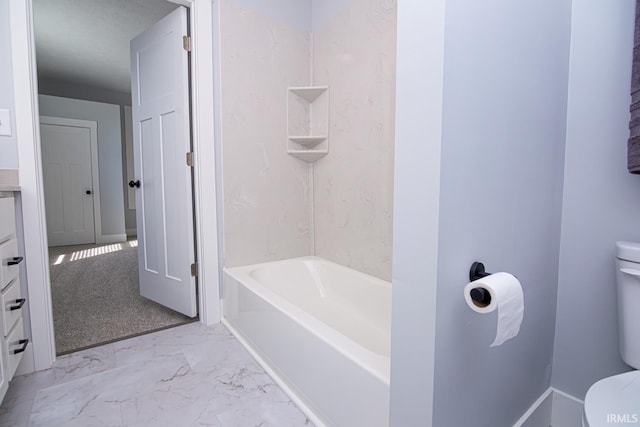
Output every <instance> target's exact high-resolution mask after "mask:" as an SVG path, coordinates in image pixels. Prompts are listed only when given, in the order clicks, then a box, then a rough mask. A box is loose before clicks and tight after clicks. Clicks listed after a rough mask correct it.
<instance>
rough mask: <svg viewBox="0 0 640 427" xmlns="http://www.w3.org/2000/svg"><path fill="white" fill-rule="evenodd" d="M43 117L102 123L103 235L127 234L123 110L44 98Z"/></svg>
mask: <svg viewBox="0 0 640 427" xmlns="http://www.w3.org/2000/svg"><path fill="white" fill-rule="evenodd" d="M38 99H39V103H40V115H42V116H53V117H63V118H69V119H78V120H94V121H97V122H98V168H99V172H100V210H101V212H100V214H101V219H102V235H103V236H108V235H113V236H120V235H124V234H125V224H124V196H123V187H122V142H121V138H122V135H121V128H120V107H119V106H118V105H111V104H103V103H98V102H92V101H80V100H77V99H70V98H59V97H55V96H48V95H40V96H39V97H38Z"/></svg>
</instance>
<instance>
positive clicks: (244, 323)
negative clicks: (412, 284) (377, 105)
mask: <svg viewBox="0 0 640 427" xmlns="http://www.w3.org/2000/svg"><path fill="white" fill-rule="evenodd" d="M223 323H224V324H225V325H226V326H227V327H228V328H229V329H230V330H231V332H232V333H233V334H234V335H235V336H236V337H237V338H238V340H239V341H240V342H241V343H242V344H243V345H244V346H245V347H246V348H247V349H248V350H249V352H250V353H251V354H252V355H253V356H254V358H255V359H256V360H257V361H258V362H259V363H260V364H261V365H262V367H263V368H264V369H265V370H266V371H267V373H268V374H269V375H270V376H271V377H272V378H273V379H274V380H275V381H276V382H277V383H278V385H279V386H280V387H281V388H282V389H283V390H284V391H285V393H287V394H288V395H289V397H290V398H291V399H292V400H293V401H294V402H295V403H296V404H297V405H298V406H299V407H300V409H301V410H302V411H303V412H305V414H306V415H307V416H308V417H309V419H310V420H311V421H312V422H313V423H314V424H316V425H317V426H318V427H319V426H323V425H325V426H347V427H358V426H367V427H375V426H387V425H388V420H389V369H390V359H389V347H390V329H391V284H390V283H389V282H385V281H383V280H380V279H377V278H375V277H372V276H369V275H367V274H364V273H360V272H357V271H355V270H352V269H350V268H347V267H344V266H341V265H338V264H335V263H332V262H329V261H326V260H324V259H322V258H318V257H303V258H293V259H288V260H283V261H275V262H268V263H264V264H255V265H248V266H243V267H234V268H225V269H224V293H223Z"/></svg>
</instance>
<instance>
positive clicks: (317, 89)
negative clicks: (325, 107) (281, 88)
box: [289, 86, 329, 102]
mask: <svg viewBox="0 0 640 427" xmlns="http://www.w3.org/2000/svg"><path fill="white" fill-rule="evenodd" d="M327 89H329V86H302V87H290V88H289V90H290V91H291V92H293V93H295V94H296V95H298V96H299V97H300V98H302V99H304V100H305V101H307V102H313V101H315V100H316V99H317V98H318V97H319V96H320V95H322V94H323V93H325V92H326V91H327Z"/></svg>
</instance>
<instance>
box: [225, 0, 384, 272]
mask: <svg viewBox="0 0 640 427" xmlns="http://www.w3.org/2000/svg"><path fill="white" fill-rule="evenodd" d="M265 3H266V4H268V5H269V6H268V7H267V6H265ZM220 21H221V35H220V63H221V76H220V78H221V95H222V105H221V117H222V158H223V192H224V245H225V248H224V252H225V266H226V267H236V266H241V265H248V264H256V263H262V262H268V261H275V260H280V259H287V258H295V257H301V256H310V255H312V256H313V255H315V256H319V257H322V258H324V259H327V260H330V261H333V262H336V263H338V264H341V265H345V266H348V267H350V268H353V269H355V270H358V271H361V272H364V273H367V274H370V275H372V276H375V277H378V278H380V279H383V280H386V281H390V280H391V250H392V204H393V199H392V198H393V136H394V114H395V111H394V106H395V42H396V38H395V34H396V1H389V0H381V1H375V2H371V1H366V0H352V1H346V0H333V1H324V2H323V1H306V2H305V1H301V2H296V7H291V2H287V1H284V0H274V1H271V2H264V1H262V2H260V1H257V0H256V1H250V0H226V1H225V0H222V1H221V2H220ZM310 85H314V86H328V87H329V88H330V101H329V146H330V150H329V154H328V155H327V156H325V157H323V158H321V159H319V160H317V161H316V162H315V163H313V164H309V163H305V162H303V161H301V160H299V159H297V158H295V157H292V156H290V155H288V154H287V110H286V107H287V88H288V87H296V86H297V87H300V86H310Z"/></svg>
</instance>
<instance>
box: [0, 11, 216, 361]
mask: <svg viewBox="0 0 640 427" xmlns="http://www.w3.org/2000/svg"><path fill="white" fill-rule="evenodd" d="M169 1H171V2H173V3H177V4H180V5H183V6H186V7H188V8H189V19H190V26H191V37H192V43H191V59H190V65H191V94H190V95H191V109H192V113H191V126H192V132H193V151H194V182H193V194H194V216H195V225H196V232H195V238H196V245H197V248H196V256H197V260H198V280H197V283H198V284H197V286H198V307H199V315H200V322H201V323H204V324H206V325H211V324H214V323H218V322H219V321H220V316H221V310H220V295H221V292H220V280H219V277H220V276H219V274H220V268H219V247H218V244H219V239H218V236H219V232H218V210H217V203H218V191H219V190H218V189H219V186H218V182H217V180H216V177H217V174H216V165H217V159H216V148H215V145H217V139H216V129H214V120H212V117H217V114H218V113H219V111H218V110H216V109H215V104H216V102H215V101H214V85H215V81H214V61H213V55H212V52H213V51H214V46H213V40H214V26H215V27H216V32H217V31H218V25H219V23H218V21H217V20H215V19H213V17H214V10H213V9H214V5H213V3H212V1H211V0H169ZM9 21H10V33H11V62H12V69H13V80H14V81H13V87H14V95H15V123H16V131H15V132H16V136H17V141H18V159H19V171H18V173H19V179H20V186H21V189H22V192H21V203H22V214H23V219H24V224H25V225H26V226H25V227H24V252H25V257H26V259H27V261H28V262H27V264H26V280H27V288H28V292H29V299H30V301H29V319H28V320H29V323H30V327H31V338H32V343H33V345H31V346H28V349H27V352H26V353H25V355H24V357H23V362H22V363H21V364H20V366H19V372H18V373H28V372H33V371H39V370H43V369H47V368H50V367H51V366H52V364H53V362H54V361H55V341H54V334H53V317H52V305H51V291H50V277H49V264H48V248H47V233H46V217H45V213H44V192H43V187H42V163H41V162H42V161H41V158H40V153H41V149H40V126H39V123H38V122H39V107H38V81H37V73H36V58H35V41H34V29H33V5H32V0H9ZM216 74H217V73H216ZM215 77H216V78H219V76H218V75H215ZM215 96H218V94H217V93H216V94H215ZM204 260H206V262H205V261H204Z"/></svg>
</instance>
